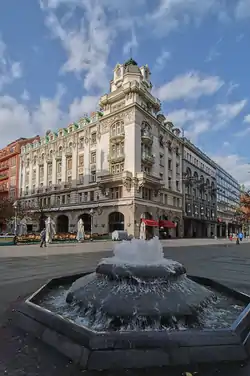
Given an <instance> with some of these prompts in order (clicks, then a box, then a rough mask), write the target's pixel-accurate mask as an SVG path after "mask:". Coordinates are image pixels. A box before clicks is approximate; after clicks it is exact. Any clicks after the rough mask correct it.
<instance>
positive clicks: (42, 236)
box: [40, 228, 47, 248]
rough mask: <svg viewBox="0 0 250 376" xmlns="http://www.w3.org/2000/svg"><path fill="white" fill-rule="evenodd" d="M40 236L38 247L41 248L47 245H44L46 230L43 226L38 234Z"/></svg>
mask: <svg viewBox="0 0 250 376" xmlns="http://www.w3.org/2000/svg"><path fill="white" fill-rule="evenodd" d="M40 237H41V242H40V247H41V248H42V247H43V246H44V247H47V246H46V230H45V228H44V229H43V230H42V232H41V234H40Z"/></svg>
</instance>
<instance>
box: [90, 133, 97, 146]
mask: <svg viewBox="0 0 250 376" xmlns="http://www.w3.org/2000/svg"><path fill="white" fill-rule="evenodd" d="M91 144H92V145H94V144H96V132H93V133H91Z"/></svg>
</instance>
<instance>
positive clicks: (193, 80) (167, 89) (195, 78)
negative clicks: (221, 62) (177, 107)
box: [154, 72, 224, 101]
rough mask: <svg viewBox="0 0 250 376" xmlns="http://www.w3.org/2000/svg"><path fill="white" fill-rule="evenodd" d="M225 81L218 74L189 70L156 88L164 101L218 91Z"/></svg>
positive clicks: (191, 97)
mask: <svg viewBox="0 0 250 376" xmlns="http://www.w3.org/2000/svg"><path fill="white" fill-rule="evenodd" d="M223 84H224V82H223V81H222V80H221V79H220V77H218V76H205V75H202V74H201V73H199V72H188V73H186V74H182V75H179V76H176V77H175V78H174V79H173V80H172V81H170V82H168V83H166V84H165V85H162V86H161V87H159V88H156V89H155V90H154V92H155V94H156V96H157V97H158V98H159V99H161V100H162V101H171V100H178V99H197V98H199V97H201V96H204V95H212V94H214V93H215V92H217V91H218V90H219V89H220V88H221V87H222V86H223Z"/></svg>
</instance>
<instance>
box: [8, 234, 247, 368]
mask: <svg viewBox="0 0 250 376" xmlns="http://www.w3.org/2000/svg"><path fill="white" fill-rule="evenodd" d="M249 303H250V297H249V296H247V295H245V294H242V293H240V292H237V291H234V290H232V289H230V288H228V287H226V286H224V285H221V284H219V283H218V282H215V281H213V280H209V279H206V278H203V277H194V276H187V274H186V270H185V268H184V266H183V265H181V264H180V263H178V262H175V261H173V260H167V259H165V258H164V255H163V249H162V246H161V243H160V242H159V240H158V238H154V239H152V240H150V241H148V242H146V241H144V240H132V241H131V242H123V243H120V244H118V245H116V246H115V249H114V255H113V257H110V258H105V259H103V260H101V262H100V263H99V264H98V266H97V268H96V270H95V272H94V273H85V275H78V276H77V275H76V276H66V277H61V278H56V279H52V280H51V281H50V282H49V283H48V284H46V285H45V286H43V287H42V288H41V289H40V290H39V291H38V292H36V293H35V294H34V295H33V296H31V297H30V298H29V299H27V300H26V301H25V302H24V304H22V305H21V306H20V308H19V309H18V311H17V312H15V314H16V321H17V324H18V325H19V326H21V327H22V328H24V329H25V330H26V331H27V330H28V331H29V332H32V333H34V334H35V335H36V336H38V337H39V338H41V339H42V340H43V341H45V342H46V343H49V344H51V345H52V346H54V347H56V348H57V349H58V350H59V351H61V352H63V353H64V354H65V355H66V356H68V357H70V358H71V359H72V360H74V361H75V362H77V363H79V364H80V365H81V366H82V367H83V368H85V369H111V368H145V367H156V366H167V365H177V364H186V363H197V362H218V361H225V360H232V361H233V360H243V359H246V358H247V357H248V355H249V353H250V334H249V332H250V314H249V312H250V304H249Z"/></svg>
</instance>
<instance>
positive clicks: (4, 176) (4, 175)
mask: <svg viewBox="0 0 250 376" xmlns="http://www.w3.org/2000/svg"><path fill="white" fill-rule="evenodd" d="M8 177H9V175H8V174H0V181H2V180H6V179H8Z"/></svg>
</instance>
